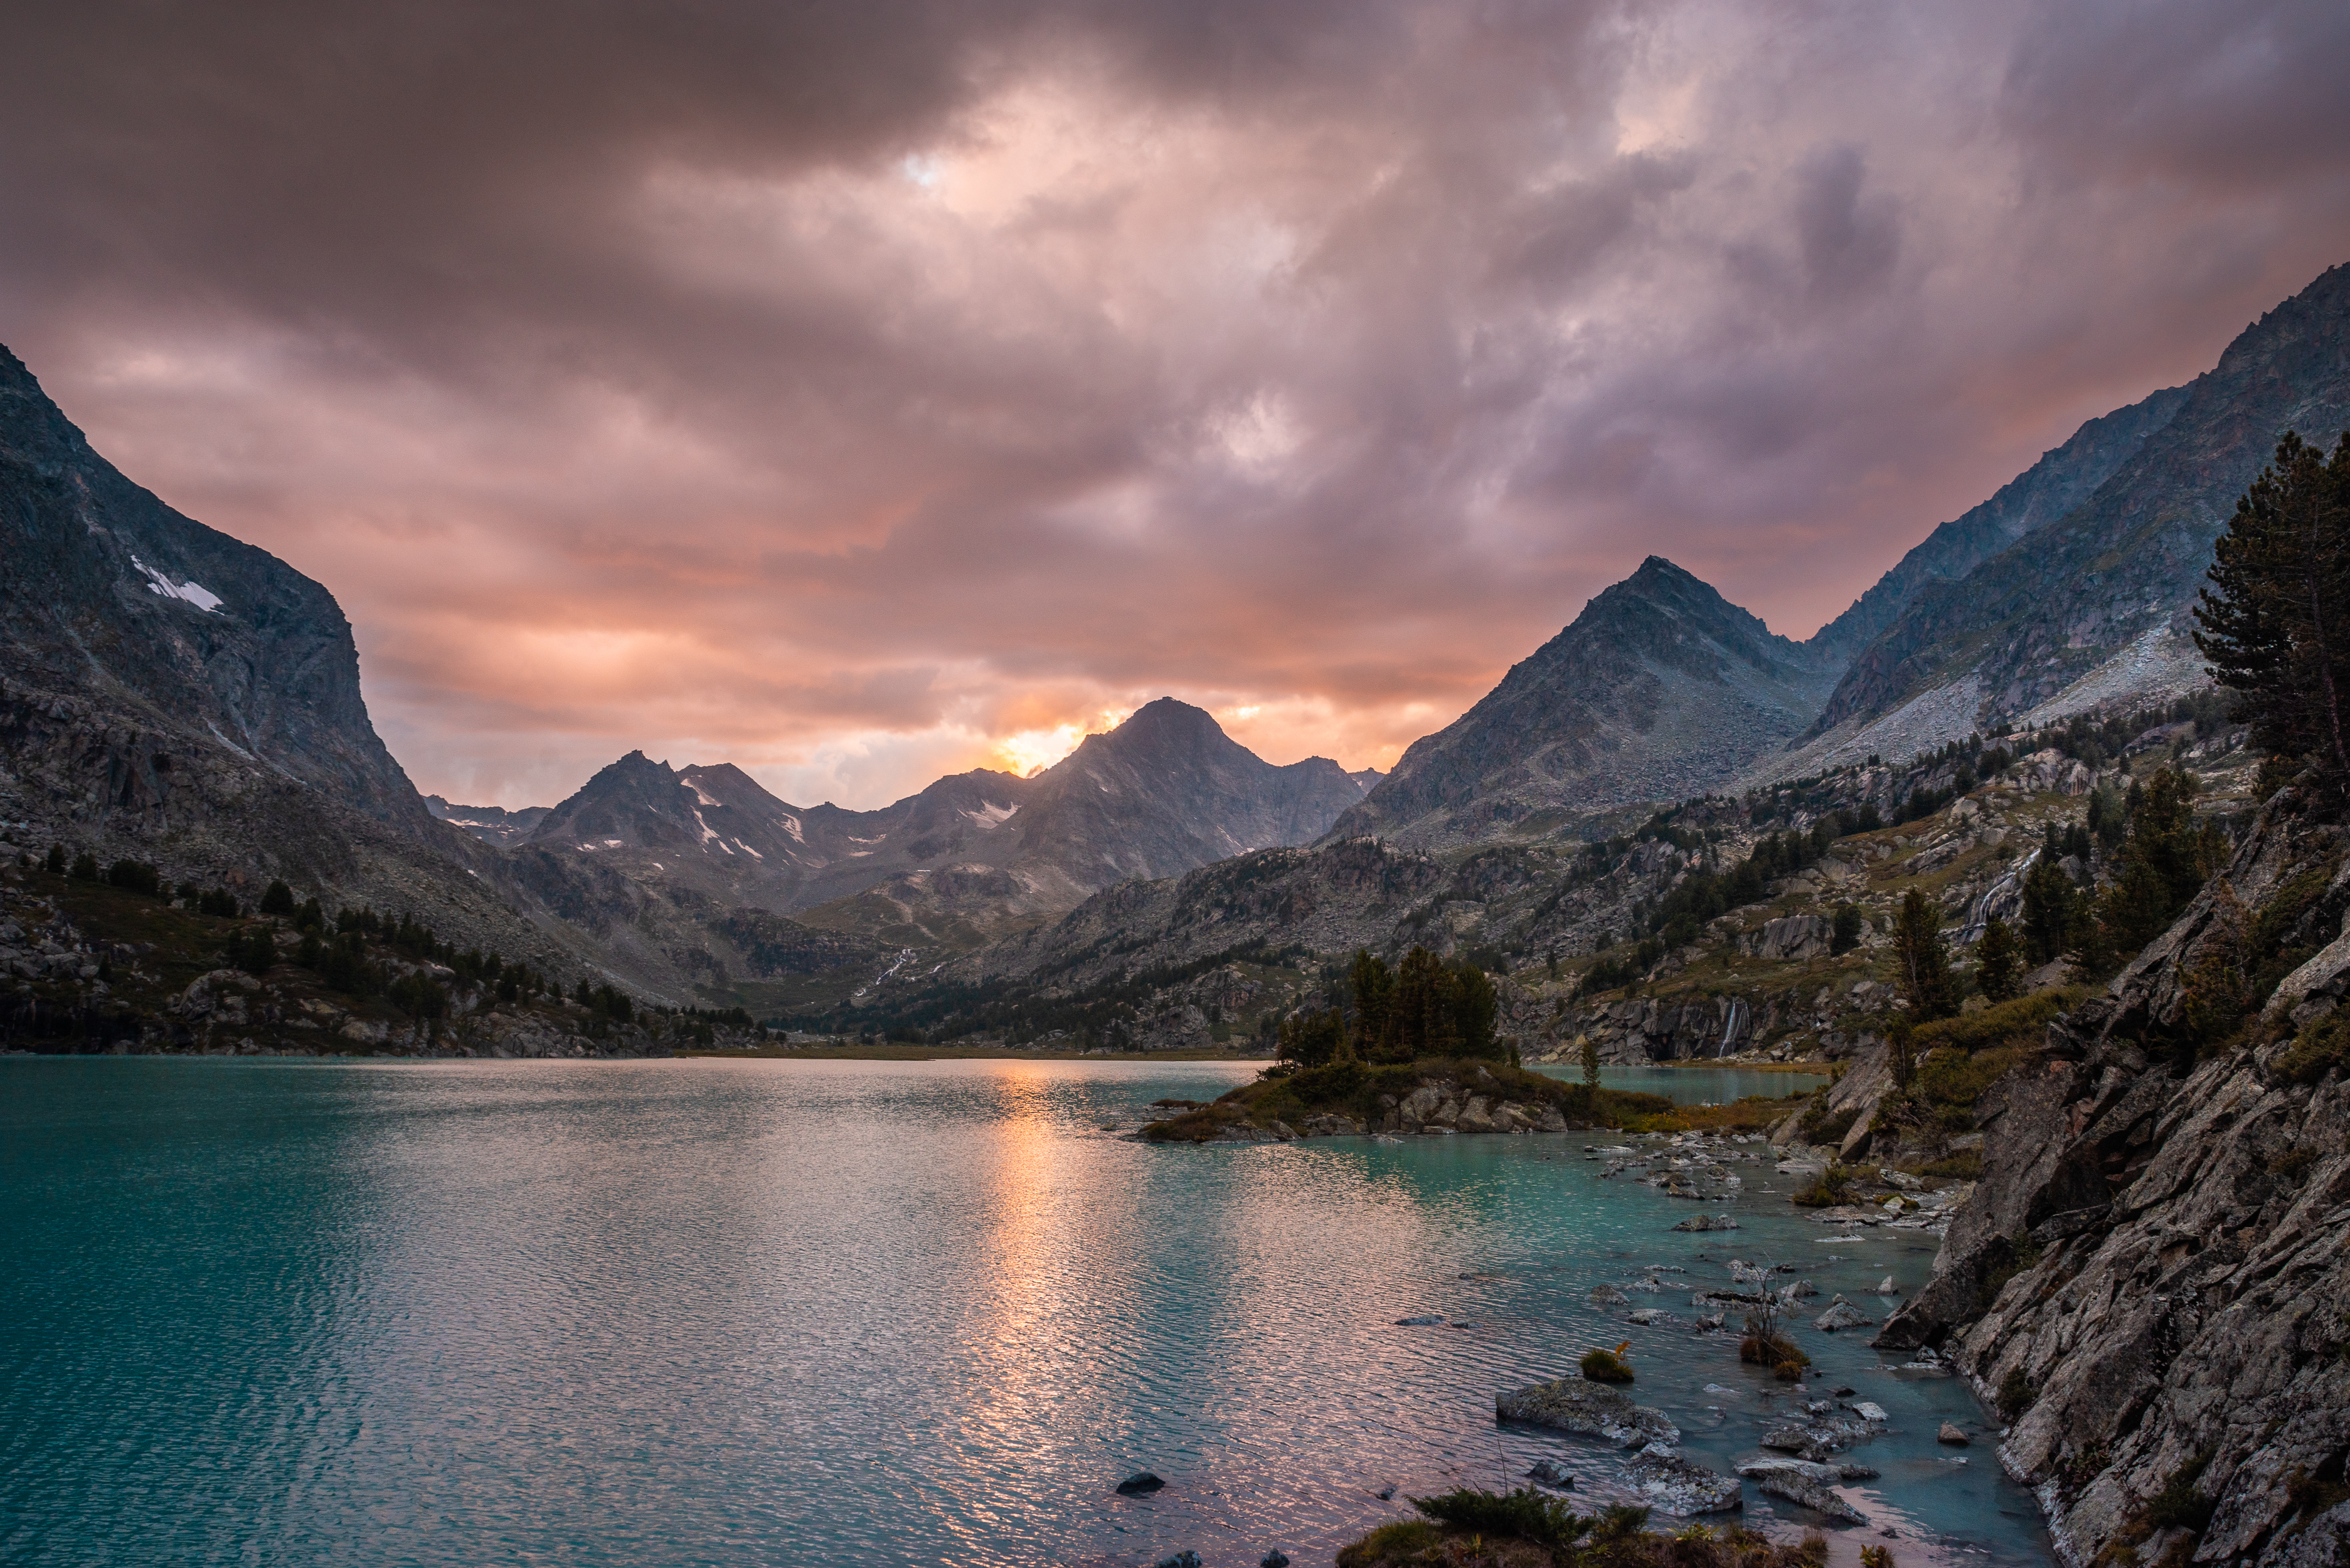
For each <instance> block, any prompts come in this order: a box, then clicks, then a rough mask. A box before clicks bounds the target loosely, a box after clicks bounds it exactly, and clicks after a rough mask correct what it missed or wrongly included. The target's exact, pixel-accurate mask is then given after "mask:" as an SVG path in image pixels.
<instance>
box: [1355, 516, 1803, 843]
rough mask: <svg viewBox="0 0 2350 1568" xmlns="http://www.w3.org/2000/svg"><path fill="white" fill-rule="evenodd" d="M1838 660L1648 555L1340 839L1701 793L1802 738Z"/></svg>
mask: <svg viewBox="0 0 2350 1568" xmlns="http://www.w3.org/2000/svg"><path fill="white" fill-rule="evenodd" d="M1840 668H1841V666H1840V665H1839V664H1838V663H1836V662H1835V660H1834V659H1832V658H1830V657H1828V656H1825V655H1824V654H1821V653H1817V652H1814V651H1811V650H1808V649H1805V648H1804V647H1803V646H1802V645H1800V644H1797V643H1794V642H1790V641H1789V640H1788V639H1785V638H1783V637H1775V636H1773V635H1772V633H1771V630H1770V628H1767V627H1765V626H1764V625H1763V623H1762V622H1761V621H1760V620H1757V619H1756V618H1754V617H1752V616H1751V615H1749V614H1747V613H1746V612H1745V611H1744V610H1742V609H1740V608H1739V607H1737V606H1735V605H1733V604H1731V603H1729V602H1727V601H1726V600H1724V599H1723V598H1722V597H1721V595H1720V594H1718V593H1716V592H1714V590H1713V589H1711V587H1707V586H1706V585H1705V584H1703V583H1701V582H1700V581H1699V580H1698V579H1697V578H1695V577H1693V576H1690V574H1689V573H1687V572H1685V571H1683V570H1681V568H1679V566H1674V565H1673V564H1672V563H1671V562H1669V561H1667V560H1664V559H1662V558H1661V557H1659V556H1649V557H1648V560H1646V561H1645V562H1643V563H1642V564H1641V566H1640V569H1639V570H1638V571H1637V572H1635V573H1633V574H1632V576H1629V577H1627V578H1626V579H1625V580H1624V581H1622V582H1620V583H1617V584H1616V585H1615V586H1614V587H1610V588H1608V589H1607V590H1606V591H1605V592H1603V593H1601V594H1599V595H1598V596H1597V597H1595V598H1593V599H1592V600H1591V602H1590V603H1589V604H1587V605H1586V606H1585V607H1584V609H1583V613H1582V614H1581V615H1579V616H1577V617H1576V618H1575V621H1574V623H1573V624H1572V625H1570V626H1568V627H1567V628H1566V629H1565V630H1564V631H1562V632H1560V633H1559V634H1558V636H1556V637H1555V638H1553V639H1551V640H1550V641H1549V642H1547V643H1545V644H1544V646H1543V647H1542V648H1541V649H1538V650H1537V651H1536V652H1535V653H1534V656H1533V657H1531V658H1529V659H1526V660H1524V661H1523V663H1520V664H1516V665H1513V666H1512V667H1511V670H1510V672H1509V673H1508V674H1507V675H1505V676H1503V678H1502V680H1501V683H1500V684H1499V685H1497V686H1495V687H1494V688H1493V690H1492V691H1490V692H1488V693H1486V695H1485V696H1484V697H1483V698H1482V700H1481V701H1479V702H1478V703H1477V705H1476V706H1475V707H1473V708H1471V709H1470V710H1469V711H1468V712H1466V713H1464V714H1462V715H1461V717H1460V718H1459V719H1457V720H1455V721H1453V722H1452V723H1451V724H1450V725H1448V726H1446V727H1445V728H1444V729H1442V730H1440V731H1439V732H1437V733H1435V734H1433V735H1430V736H1426V737H1424V738H1423V739H1421V740H1419V741H1415V742H1412V745H1411V748H1410V750H1409V751H1407V752H1405V753H1404V754H1403V759H1402V760H1401V761H1400V762H1399V763H1397V764H1396V766H1395V771H1394V772H1392V773H1390V774H1388V776H1387V777H1386V778H1384V779H1382V780H1380V781H1379V783H1378V785H1377V786H1376V787H1375V788H1374V789H1373V790H1372V791H1371V793H1370V794H1368V795H1367V796H1366V797H1365V798H1364V800H1363V803H1362V804H1361V805H1358V806H1357V807H1355V808H1354V809H1353V810H1351V811H1349V812H1347V814H1346V815H1344V816H1342V817H1340V818H1339V819H1338V821H1337V822H1336V825H1335V826H1333V827H1332V828H1331V830H1330V836H1331V837H1332V838H1333V839H1338V838H1346V837H1353V836H1361V835H1366V834H1368V835H1377V836H1381V837H1387V838H1392V839H1394V840H1395V841H1396V842H1399V843H1402V844H1408V845H1411V846H1416V847H1433V846H1441V845H1446V844H1455V843H1463V842H1470V841H1473V840H1475V839H1478V838H1482V837H1485V836H1490V835H1492V834H1494V833H1496V832H1499V831H1503V830H1505V829H1507V828H1509V827H1511V826H1513V825H1514V826H1518V827H1520V828H1521V829H1523V828H1526V827H1529V826H1540V825H1542V824H1544V822H1545V821H1548V822H1549V823H1550V825H1552V826H1555V825H1556V824H1557V823H1560V822H1564V821H1566V820H1568V819H1569V818H1571V817H1573V816H1575V815H1581V814H1585V813H1589V812H1593V811H1598V810H1604V809H1606V808H1608V807H1611V806H1621V805H1630V804H1632V803H1635V802H1640V801H1658V800H1672V799H1677V798H1679V797H1681V796H1684V795H1690V794H1699V793H1700V792H1702V791H1704V790H1707V789H1710V788H1711V787H1712V786H1714V785H1716V784H1721V783H1723V782H1725V781H1727V780H1728V779H1730V778H1731V777H1732V776H1733V775H1734V774H1736V773H1737V772H1738V771H1739V769H1741V768H1742V767H1743V766H1744V765H1745V764H1747V763H1750V762H1752V760H1753V759H1754V758H1755V757H1756V756H1757V755H1759V754H1760V753H1763V751H1765V750H1766V749H1768V748H1772V747H1774V746H1777V745H1779V744H1781V743H1783V742H1785V741H1787V740H1788V739H1789V738H1791V737H1793V736H1794V735H1797V734H1800V733H1801V732H1803V730H1804V726H1805V725H1807V724H1809V723H1810V722H1811V721H1812V717H1813V715H1814V714H1815V713H1817V712H1818V711H1819V705H1820V702H1821V701H1822V700H1823V699H1825V696H1826V694H1827V692H1828V691H1829V689H1830V688H1831V687H1833V686H1834V685H1835V679H1836V675H1837V673H1838V670H1840Z"/></svg>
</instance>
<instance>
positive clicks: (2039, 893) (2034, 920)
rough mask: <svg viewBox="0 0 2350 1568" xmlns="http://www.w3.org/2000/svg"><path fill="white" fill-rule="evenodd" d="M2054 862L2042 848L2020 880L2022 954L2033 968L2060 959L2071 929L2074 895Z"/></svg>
mask: <svg viewBox="0 0 2350 1568" xmlns="http://www.w3.org/2000/svg"><path fill="white" fill-rule="evenodd" d="M2053 826H2054V825H2052V830H2053ZM2056 861H2057V857H2055V856H2054V855H2051V854H2049V853H2048V852H2047V850H2046V849H2045V848H2043V850H2042V851H2041V854H2040V858H2039V859H2037V860H2035V861H2033V865H2032V869H2031V870H2029V871H2027V872H2025V873H2024V876H2023V951H2024V956H2025V957H2026V958H2028V959H2030V960H2031V961H2032V962H2033V966H2034V967H2037V966H2039V965H2041V964H2043V963H2047V962H2049V961H2052V960H2054V959H2055V958H2057V957H2059V956H2060V955H2062V954H2063V952H2064V949H2065V945H2066V942H2067V940H2068V938H2069V936H2070V933H2071V929H2072V925H2073V905H2074V900H2075V898H2076V897H2077V895H2076V894H2075V893H2074V890H2073V879H2072V878H2071V877H2067V876H2065V875H2064V867H2061V866H2059V865H2057V863H2056Z"/></svg>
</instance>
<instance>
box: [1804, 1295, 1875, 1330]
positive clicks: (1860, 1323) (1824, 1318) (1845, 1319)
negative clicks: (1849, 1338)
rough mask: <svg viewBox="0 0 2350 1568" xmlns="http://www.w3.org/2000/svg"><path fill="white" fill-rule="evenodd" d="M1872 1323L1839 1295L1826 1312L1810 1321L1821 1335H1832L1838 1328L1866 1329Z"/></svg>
mask: <svg viewBox="0 0 2350 1568" xmlns="http://www.w3.org/2000/svg"><path fill="white" fill-rule="evenodd" d="M1872 1321H1873V1320H1872V1319H1869V1318H1867V1317H1864V1316H1863V1315H1862V1314H1860V1312H1859V1311H1858V1309H1856V1307H1854V1305H1853V1304H1852V1303H1850V1302H1848V1301H1846V1300H1845V1299H1844V1297H1843V1296H1841V1295H1839V1296H1837V1297H1836V1298H1835V1301H1834V1302H1832V1303H1829V1304H1828V1310H1827V1311H1825V1312H1824V1313H1822V1314H1820V1315H1819V1316H1817V1317H1815V1318H1814V1319H1813V1320H1812V1326H1813V1327H1814V1328H1816V1329H1818V1330H1819V1331H1820V1332H1821V1333H1823V1334H1834V1333H1835V1331H1836V1330H1838V1329H1840V1328H1866V1326H1867V1325H1868V1324H1870V1322H1872Z"/></svg>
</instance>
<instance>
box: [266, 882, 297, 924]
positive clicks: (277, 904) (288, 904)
mask: <svg viewBox="0 0 2350 1568" xmlns="http://www.w3.org/2000/svg"><path fill="white" fill-rule="evenodd" d="M295 908H296V906H295V903H294V889H293V888H288V887H287V886H286V884H285V883H284V882H282V881H273V882H271V883H270V884H269V887H268V889H267V890H266V891H265V892H264V893H263V894H262V895H261V912H262V913H263V914H265V915H269V916H273V917H275V916H278V915H290V914H292V913H293V912H294V910H295Z"/></svg>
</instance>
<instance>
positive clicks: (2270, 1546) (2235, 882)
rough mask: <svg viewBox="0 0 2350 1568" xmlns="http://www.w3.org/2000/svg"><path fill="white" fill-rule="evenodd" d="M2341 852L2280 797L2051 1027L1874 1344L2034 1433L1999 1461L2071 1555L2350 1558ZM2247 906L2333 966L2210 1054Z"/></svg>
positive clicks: (2346, 952)
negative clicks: (1926, 1265)
mask: <svg viewBox="0 0 2350 1568" xmlns="http://www.w3.org/2000/svg"><path fill="white" fill-rule="evenodd" d="M2344 853H2345V835H2344V833H2343V831H2342V830H2341V828H2340V827H2338V826H2330V825H2325V824H2313V823H2310V822H2307V821H2305V820H2303V819H2301V818H2299V817H2298V816H2297V815H2295V808H2294V805H2293V801H2292V799H2291V797H2290V794H2288V795H2287V796H2286V797H2284V798H2282V799H2281V800H2280V801H2278V802H2275V803H2272V805H2271V806H2270V807H2269V808H2267V810H2266V811H2265V812H2264V813H2263V815H2262V817H2261V819H2260V821H2259V823H2258V825H2257V826H2256V827H2255V829H2254V831H2253V832H2252V833H2251V834H2250V835H2248V836H2247V837H2246V839H2245V840H2244V842H2243V843H2242V845H2241V846H2240V847H2239V849H2238V851H2237V853H2236V855H2235V857H2233V860H2232V862H2231V863H2230V867H2229V868H2228V870H2227V873H2226V875H2225V877H2224V878H2221V879H2216V880H2215V881H2214V883H2213V885H2212V886H2211V887H2210V888H2207V889H2206V890H2205V891H2204V893H2203V894H2202V895H2201V896H2200V897H2199V898H2198V899H2197V900H2196V902H2195V904H2194V905H2193V906H2192V907H2191V908H2190V909H2189V910H2188V912H2187V913H2186V914H2185V915H2184V916H2182V917H2181V918H2180V919H2179V920H2178V922H2177V923H2176V924H2175V925H2174V926H2173V927H2172V928H2171V929H2170V930H2169V931H2168V932H2167V933H2166V934H2165V935H2164V936H2163V937H2162V938H2160V939H2159V940H2157V941H2156V942H2155V943H2154V944H2152V945H2151V946H2150V947H2148V948H2147V950H2146V951H2145V952H2144V953H2142V954H2141V955H2140V956H2139V957H2138V959H2137V961H2135V962H2133V963H2132V964H2131V966H2130V967H2129V969H2128V970H2126V971H2125V972H2124V973H2123V975H2122V976H2121V977H2120V978H2119V979H2118V980H2116V981H2115V983H2114V985H2113V986H2112V987H2111V988H2110V992H2109V994H2108V995H2106V996H2105V997H2101V998H2098V999H2096V1000H2095V1001H2093V1002H2089V1003H2086V1004H2085V1005H2084V1006H2082V1007H2081V1008H2079V1009H2077V1010H2075V1011H2074V1012H2073V1013H2072V1014H2071V1015H2070V1016H2069V1017H2067V1018H2064V1019H2063V1020H2060V1021H2059V1022H2058V1023H2055V1024H2054V1025H2052V1026H2051V1027H2050V1030H2049V1034H2048V1040H2047V1044H2046V1048H2045V1049H2044V1051H2043V1052H2042V1053H2041V1054H2039V1055H2038V1056H2037V1057H2036V1058H2034V1059H2033V1060H2030V1061H2028V1062H2027V1063H2025V1064H2023V1065H2022V1066H2020V1067H2018V1068H2017V1069H2016V1070H2015V1071H2014V1072H2013V1073H2012V1074H2011V1075H2009V1076H2008V1077H2007V1078H2006V1079H2004V1080H2002V1082H2001V1083H2000V1084H1999V1085H1997V1086H1996V1087H1995V1088H1994V1089H1993V1090H1992V1091H1991V1093H1990V1094H1989V1095H1988V1096H1986V1097H1985V1101H1984V1105H1983V1107H1982V1110H1981V1117H1982V1120H1983V1123H1984V1134H1985V1143H1984V1160H1985V1168H1984V1177H1983V1180H1982V1182H1981V1186H1980V1188H1979V1189H1978V1190H1977V1192H1976V1195H1975V1198H1974V1199H1973V1200H1972V1201H1971V1202H1970V1204H1969V1205H1968V1206H1967V1208H1966V1209H1965V1210H1962V1211H1961V1212H1960V1216H1959V1217H1958V1219H1957V1220H1955V1221H1954V1222H1953V1223H1952V1225H1951V1228H1950V1233H1949V1235H1948V1237H1947V1238H1946V1239H1945V1241H1944V1242H1943V1246H1942V1251H1941V1254H1940V1256H1939V1258H1938V1260H1937V1262H1936V1274H1935V1278H1934V1281H1933V1282H1932V1284H1931V1285H1930V1286H1929V1288H1928V1289H1927V1290H1925V1291H1923V1292H1921V1293H1919V1294H1918V1297H1917V1298H1916V1299H1915V1300H1913V1301H1912V1302H1910V1303H1908V1305H1907V1306H1905V1307H1904V1308H1903V1310H1902V1311H1901V1312H1900V1313H1898V1314H1896V1315H1895V1316H1894V1317H1893V1318H1892V1319H1891V1320H1890V1321H1889V1322H1888V1323H1887V1325H1886V1328H1885V1330H1884V1332H1883V1333H1882V1334H1881V1335H1880V1336H1879V1338H1878V1340H1877V1343H1878V1344H1879V1345H1885V1346H1887V1347H1888V1348H1895V1349H1903V1348H1910V1347H1914V1346H1916V1345H1921V1344H1944V1345H1950V1346H1951V1347H1952V1348H1954V1349H1955V1352H1956V1356H1957V1361H1958V1365H1959V1366H1960V1368H1961V1370H1963V1371H1964V1373H1965V1374H1966V1375H1967V1376H1970V1378H1972V1379H1973V1380H1974V1382H1975V1385H1976V1386H1977V1388H1978V1389H1979V1391H1981V1393H1982V1395H1983V1396H1984V1397H1985V1398H1986V1399H1987V1400H1989V1401H1991V1402H1992V1403H1993V1404H1994V1405H1999V1406H2002V1407H2004V1409H2005V1410H2006V1411H2007V1412H2008V1413H2009V1414H2010V1415H2011V1417H2012V1418H2013V1425H2012V1428H2011V1429H2010V1431H2009V1434H2008V1436H2007V1440H2006V1441H2005V1443H2004V1444H2003V1445H2002V1449H2001V1451H2000V1453H2001V1462H2002V1464H2004V1465H2005V1466H2006V1467H2007V1469H2009V1471H2010V1472H2011V1473H2012V1474H2013V1475H2015V1476H2016V1477H2017V1479H2019V1480H2022V1481H2024V1482H2025V1483H2027V1484H2029V1485H2031V1486H2032V1487H2033V1488H2034V1489H2035V1490H2036V1492H2037V1493H2038V1495H2039V1497H2040V1500H2041V1502H2042V1505H2043V1508H2044V1509H2045V1510H2046V1511H2047V1512H2048V1515H2049V1518H2050V1521H2051V1523H2052V1526H2053V1528H2054V1532H2055V1535H2056V1540H2057V1542H2058V1545H2059V1548H2060V1550H2061V1551H2062V1552H2063V1553H2064V1557H2065V1559H2066V1561H2067V1562H2068V1563H2088V1562H2090V1561H2091V1560H2092V1559H2098V1560H2101V1561H2108V1562H2111V1561H2124V1562H2127V1561H2139V1562H2147V1563H2152V1562H2155V1561H2158V1560H2159V1561H2161V1562H2164V1563H2189V1562H2192V1563H2276V1564H2293V1565H2301V1564H2317V1563H2344V1562H2350V1489H2345V1485H2344V1481H2343V1468H2344V1462H2345V1455H2350V1089H2345V1083H2344V1075H2345V1068H2350V1052H2346V1051H2345V1049H2344V1047H2343V1033H2344V1025H2345V1017H2350V1014H2345V1013H2344V1012H2342V1011H2341V1009H2342V1007H2343V1005H2344V1002H2345V999H2350V935H2345V933H2344V930H2343V926H2344V915H2345V909H2350V864H2345V857H2344ZM2231 898H2232V899H2233V900H2240V901H2241V908H2243V909H2249V910H2251V911H2252V912H2253V918H2254V924H2253V927H2252V929H2253V930H2254V931H2255V932H2257V933H2259V934H2260V936H2261V937H2262V940H2264V941H2266V942H2268V943H2271V944H2273V948H2272V950H2284V951H2287V952H2290V953H2292V954H2293V955H2294V956H2298V955H2299V954H2302V953H2309V954H2310V955H2311V956H2309V957H2307V959H2306V960H2305V961H2303V962H2302V963H2301V964H2300V965H2299V966H2298V967H2297V968H2296V969H2294V970H2293V972H2292V973H2291V974H2290V975H2288V976H2287V977H2286V978H2285V980H2284V981H2282V984H2280V985H2279V987H2278V988H2277V991H2276V992H2275V994H2274V996H2273V997H2272V1000H2271V1001H2270V1002H2269V1003H2268V1008H2267V1012H2266V1013H2265V1014H2264V1015H2263V1017H2262V1019H2261V1020H2260V1021H2259V1022H2258V1023H2255V1024H2254V1025H2253V1026H2252V1028H2251V1032H2250V1033H2249V1035H2248V1036H2246V1037H2240V1038H2239V1039H2238V1040H2237V1041H2236V1042H2234V1043H2232V1044H2228V1045H2225V1046H2222V1047H2220V1048H2219V1049H2218V1050H2216V1051H2215V1050H2214V1049H2213V1047H2212V1046H2211V1045H2210V1044H2209V1043H2208V1042H2207V1043H2206V1044H2205V1045H2204V1048H2203V1056H2204V1059H2201V1060H2199V1059H2198V1058H2197V1053H2196V1049H2195V1044H2196V1037H2195V1033H2194V1030H2193V1027H2192V1021H2191V1017H2190V1014H2189V1005H2190V1002H2192V1001H2193V999H2194V995H2195V993H2196V988H2197V985H2198V983H2199V982H2198V980H2197V970H2198V966H2199V965H2200V964H2201V963H2202V962H2203V961H2205V960H2206V958H2207V957H2209V956H2210V955H2211V954H2212V953H2213V952H2215V951H2216V950H2222V949H2224V948H2225V946H2226V945H2227V944H2229V943H2230V942H2232V941H2240V940H2242V933H2243V929H2244V928H2243V917H2242V916H2241V915H2240V914H2239V913H2238V912H2237V906H2236V905H2235V904H2233V903H2231V901H2230V900H2231ZM2255 956H2256V957H2265V956H2267V954H2265V953H2261V954H2256V955H2255ZM2125 1550H2126V1552H2130V1553H2133V1554H2134V1555H2130V1556H2119V1555H2117V1554H2118V1553H2120V1552H2124V1551H2125ZM2101 1553H2103V1554H2105V1555H2104V1556H2103V1557H2102V1558H2101V1557H2100V1554H2101Z"/></svg>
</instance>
